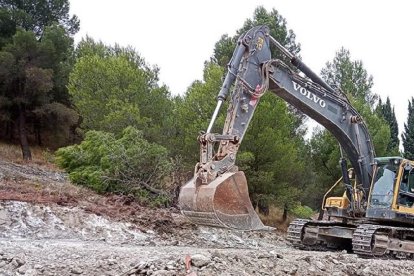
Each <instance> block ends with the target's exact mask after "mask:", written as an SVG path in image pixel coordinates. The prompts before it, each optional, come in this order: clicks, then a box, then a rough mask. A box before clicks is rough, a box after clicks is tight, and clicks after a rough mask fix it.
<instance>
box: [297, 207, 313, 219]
mask: <svg viewBox="0 0 414 276" xmlns="http://www.w3.org/2000/svg"><path fill="white" fill-rule="evenodd" d="M314 213H315V212H314V211H313V210H312V208H310V207H308V206H306V205H303V206H302V205H300V204H299V205H297V206H296V207H295V208H293V210H292V214H293V215H294V216H296V217H298V218H303V219H310V218H311V217H312V215H313V214H314Z"/></svg>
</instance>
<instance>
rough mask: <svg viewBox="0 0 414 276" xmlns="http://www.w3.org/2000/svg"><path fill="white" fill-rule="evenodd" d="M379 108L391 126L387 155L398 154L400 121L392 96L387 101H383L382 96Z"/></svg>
mask: <svg viewBox="0 0 414 276" xmlns="http://www.w3.org/2000/svg"><path fill="white" fill-rule="evenodd" d="M377 110H378V112H379V114H380V115H381V116H382V118H384V120H385V121H386V122H387V123H388V126H389V128H390V140H389V143H388V145H387V155H398V154H399V146H400V139H399V138H398V136H399V131H398V123H397V118H396V116H395V110H394V107H392V106H391V101H390V98H389V97H387V100H386V101H385V103H382V101H381V98H380V99H379V101H378V106H377Z"/></svg>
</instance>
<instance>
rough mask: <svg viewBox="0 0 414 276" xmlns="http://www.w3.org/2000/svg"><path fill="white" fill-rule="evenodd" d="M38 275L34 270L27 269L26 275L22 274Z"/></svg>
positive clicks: (27, 275)
mask: <svg viewBox="0 0 414 276" xmlns="http://www.w3.org/2000/svg"><path fill="white" fill-rule="evenodd" d="M37 275H39V273H38V272H37V271H36V269H32V268H31V269H28V270H26V273H25V274H24V276H37Z"/></svg>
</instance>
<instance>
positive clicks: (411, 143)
mask: <svg viewBox="0 0 414 276" xmlns="http://www.w3.org/2000/svg"><path fill="white" fill-rule="evenodd" d="M402 142H403V146H404V157H405V158H407V159H410V160H414V98H413V97H411V99H410V100H409V101H408V116H407V122H406V123H404V132H403V134H402Z"/></svg>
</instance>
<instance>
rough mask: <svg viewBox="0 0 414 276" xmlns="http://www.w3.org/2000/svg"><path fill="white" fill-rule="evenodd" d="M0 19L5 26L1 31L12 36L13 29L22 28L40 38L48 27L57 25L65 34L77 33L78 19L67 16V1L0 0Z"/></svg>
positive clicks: (73, 16)
mask: <svg viewBox="0 0 414 276" xmlns="http://www.w3.org/2000/svg"><path fill="white" fill-rule="evenodd" d="M0 11H2V12H1V13H0V14H2V15H3V16H0V18H4V20H5V21H6V22H7V24H6V25H5V26H4V27H3V29H5V30H7V31H8V33H9V34H11V35H13V31H12V30H13V29H16V28H22V29H24V30H26V31H29V32H32V33H34V34H35V36H36V38H41V37H42V36H43V33H44V31H45V30H46V28H47V27H48V26H51V25H55V24H58V25H60V26H62V27H63V28H64V29H65V31H66V32H67V34H71V35H74V34H76V33H77V32H78V31H79V19H78V18H77V16H76V15H72V16H69V1H68V0H36V1H34V0H29V1H16V0H0Z"/></svg>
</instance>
